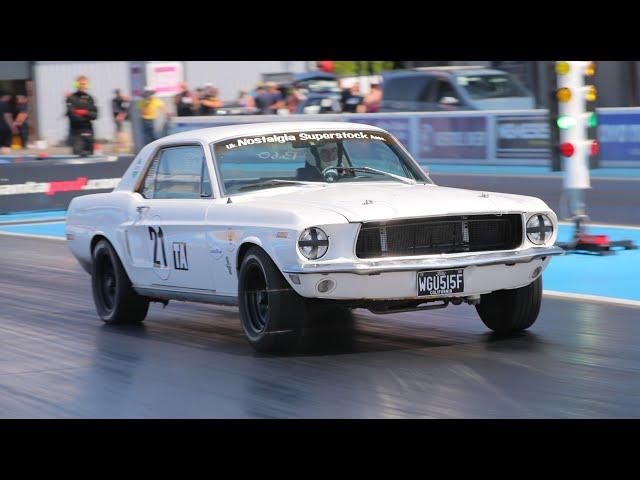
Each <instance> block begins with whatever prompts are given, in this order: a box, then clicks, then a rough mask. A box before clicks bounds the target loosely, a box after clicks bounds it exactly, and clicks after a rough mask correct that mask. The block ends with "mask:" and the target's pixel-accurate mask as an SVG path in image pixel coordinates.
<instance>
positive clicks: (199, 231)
mask: <svg viewBox="0 0 640 480" xmlns="http://www.w3.org/2000/svg"><path fill="white" fill-rule="evenodd" d="M137 193H138V195H137V196H136V202H135V203H136V204H135V206H134V207H135V214H134V215H135V219H134V221H133V222H132V224H131V226H130V227H129V229H128V232H127V237H128V241H129V243H130V248H129V251H130V252H131V256H132V265H133V268H134V269H135V271H136V273H135V277H136V282H137V283H139V284H141V285H146V286H155V287H166V288H168V289H172V288H175V289H185V288H186V289H190V290H198V291H207V292H209V291H211V290H212V289H213V285H212V278H211V275H210V274H209V269H208V254H207V243H206V237H205V234H206V231H205V226H204V220H205V216H206V211H207V208H208V207H209V205H210V202H211V197H212V191H211V182H210V175H209V169H208V166H207V163H206V160H205V154H204V149H203V147H202V145H199V144H190V145H170V146H165V147H163V148H161V149H159V150H158V152H157V153H156V154H155V157H154V159H153V160H152V163H151V165H150V167H149V168H148V169H147V172H146V176H145V178H144V180H143V181H142V182H141V184H140V188H139V191H138V192H137Z"/></svg>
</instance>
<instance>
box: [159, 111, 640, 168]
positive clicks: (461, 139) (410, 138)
mask: <svg viewBox="0 0 640 480" xmlns="http://www.w3.org/2000/svg"><path fill="white" fill-rule="evenodd" d="M597 113H598V118H599V126H598V141H599V142H600V147H601V150H600V152H601V153H600V164H601V166H603V167H615V166H627V167H629V166H638V167H640V108H602V109H599V110H598V111H597ZM547 115H548V113H547V111H546V110H514V111H511V110H500V111H498V110H495V111H465V112H420V113H369V114H364V115H363V114H335V115H333V114H327V115H238V116H211V117H188V118H185V117H177V118H174V119H172V121H171V123H170V126H169V133H176V132H180V131H185V130H191V129H195V128H206V127H212V126H219V125H230V124H236V123H253V122H271V121H280V122H281V121H347V122H358V123H365V124H369V125H375V126H378V127H381V128H383V129H385V130H387V131H389V132H391V133H392V134H393V135H394V136H396V137H397V138H398V140H400V141H401V142H402V143H403V144H404V145H405V146H406V147H407V149H408V150H409V151H410V152H411V154H412V155H413V156H414V157H415V158H416V159H417V160H418V161H419V162H420V163H425V164H437V163H460V164H465V163H473V164H486V165H540V166H543V165H544V166H546V165H549V161H550V145H549V123H548V117H547Z"/></svg>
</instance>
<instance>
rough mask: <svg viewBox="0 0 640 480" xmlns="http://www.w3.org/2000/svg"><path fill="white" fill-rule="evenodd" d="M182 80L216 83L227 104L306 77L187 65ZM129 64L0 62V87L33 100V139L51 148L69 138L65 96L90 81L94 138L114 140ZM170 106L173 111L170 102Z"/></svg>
mask: <svg viewBox="0 0 640 480" xmlns="http://www.w3.org/2000/svg"><path fill="white" fill-rule="evenodd" d="M181 63H182V66H183V73H184V80H185V81H186V82H187V83H188V84H189V86H190V87H191V88H195V87H198V86H202V85H204V84H205V83H212V84H213V85H215V86H216V87H218V88H219V89H220V97H221V98H222V99H223V100H231V99H234V98H235V97H236V96H237V94H238V91H239V90H240V89H241V88H243V89H247V90H249V89H251V88H253V87H254V86H255V84H256V82H258V81H260V80H261V79H262V74H265V73H281V72H303V71H306V69H307V64H308V62H303V61H289V62H284V61H264V60H259V61H206V62H202V61H185V62H181ZM129 65H130V62H126V61H125V62H106V61H97V62H73V61H42V62H0V87H2V88H4V89H5V90H6V89H8V90H9V91H11V93H26V94H27V95H29V94H30V93H31V94H30V95H29V96H30V100H31V104H32V108H33V115H32V116H33V122H32V123H33V127H32V140H34V139H36V138H38V139H41V140H47V141H48V142H49V143H50V144H58V143H60V142H64V140H65V139H66V137H67V134H68V125H69V124H68V120H67V118H66V116H65V102H64V94H65V93H66V92H72V91H73V90H74V87H73V82H74V80H75V79H76V77H78V76H79V75H86V76H87V77H89V82H90V83H89V86H90V89H89V93H91V95H93V96H94V98H95V101H96V104H97V106H98V110H99V116H98V119H97V120H96V121H95V122H94V129H95V136H96V139H105V140H111V139H112V138H113V136H114V131H115V127H114V123H113V115H112V112H111V99H112V98H113V91H114V90H115V89H116V88H119V89H120V90H122V92H123V93H126V94H130V93H131V87H132V86H131V81H130V72H129ZM165 100H169V101H168V102H167V104H168V105H169V106H170V108H171V107H173V104H172V102H171V101H170V100H171V99H170V98H167V99H165Z"/></svg>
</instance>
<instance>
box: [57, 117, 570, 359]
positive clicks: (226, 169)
mask: <svg viewBox="0 0 640 480" xmlns="http://www.w3.org/2000/svg"><path fill="white" fill-rule="evenodd" d="M556 236H557V217H556V215H555V214H554V213H553V212H552V211H551V209H550V208H549V207H548V206H547V205H546V204H545V203H544V202H543V201H541V200H539V199H537V198H533V197H525V196H519V195H508V194H501V193H486V192H478V191H470V190H461V189H455V188H446V187H440V186H437V185H435V184H434V183H433V182H432V181H431V180H430V179H429V177H428V176H427V174H425V172H424V171H423V170H422V169H421V168H420V167H419V165H418V164H417V163H416V162H415V160H414V159H412V158H411V156H410V155H409V153H408V152H407V151H406V150H405V148H404V147H403V146H402V145H400V144H399V143H398V141H397V140H396V139H395V138H394V137H393V136H391V135H390V134H389V133H387V132H385V131H384V130H381V129H379V128H375V127H372V126H368V125H361V124H355V123H337V122H321V123H316V122H295V123H294V122H286V123H285V122H278V123H261V124H251V125H233V126H224V127H215V128H207V129H203V130H193V131H188V132H183V133H179V134H176V135H171V136H168V137H164V138H162V139H160V140H157V141H155V142H153V143H151V144H149V145H147V146H146V147H145V148H144V149H142V151H141V152H140V153H139V154H138V155H137V157H136V158H135V159H134V161H133V162H132V164H131V166H130V167H129V169H128V170H127V172H126V173H125V175H124V176H123V178H122V180H121V182H120V183H119V185H118V186H117V187H116V188H115V190H114V191H113V192H111V193H103V194H94V195H86V196H82V197H77V198H75V199H74V200H73V201H72V202H71V205H70V207H69V212H68V219H67V225H66V237H67V240H68V244H69V247H70V248H71V251H72V252H73V254H74V255H75V257H76V258H77V259H78V260H79V262H80V263H81V265H82V266H83V267H84V268H85V269H86V270H87V272H89V273H91V276H92V286H93V296H94V300H95V304H96V308H97V311H98V314H99V316H100V317H101V318H102V320H104V321H105V322H108V323H138V322H141V321H143V320H144V318H145V316H146V314H147V310H148V307H149V302H152V301H157V302H163V303H166V302H167V301H168V300H171V299H176V300H190V301H199V302H209V303H217V304H227V305H238V306H239V309H240V320H241V324H242V327H243V330H244V332H245V334H246V337H247V339H248V340H249V343H250V344H251V345H252V346H253V347H255V348H256V349H258V350H260V351H282V350H287V349H290V348H292V347H294V346H295V345H297V344H298V342H299V341H300V340H301V339H302V338H306V337H308V336H309V335H312V333H311V332H313V331H314V328H315V327H314V326H315V325H318V324H321V323H322V322H329V321H330V320H331V319H333V320H335V319H339V318H343V317H346V315H347V313H348V312H349V309H352V308H367V309H369V310H371V311H372V312H375V313H390V312H398V311H407V310H422V309H429V308H440V307H445V306H447V305H448V304H449V303H452V304H454V305H457V304H460V303H462V302H467V303H470V304H473V305H475V306H476V309H477V311H478V313H479V315H480V318H481V319H482V321H483V322H484V323H485V324H486V325H487V326H488V327H489V328H490V329H492V330H494V331H496V332H500V333H505V332H514V331H519V330H524V329H526V328H528V327H530V326H531V325H532V324H533V322H534V321H535V320H536V317H537V316H538V312H539V309H540V301H541V297H542V279H541V274H542V271H543V270H544V269H545V267H546V266H547V265H548V263H549V261H550V259H551V257H552V256H553V255H560V254H562V253H563V251H562V249H560V248H558V247H555V246H554V242H555V240H556Z"/></svg>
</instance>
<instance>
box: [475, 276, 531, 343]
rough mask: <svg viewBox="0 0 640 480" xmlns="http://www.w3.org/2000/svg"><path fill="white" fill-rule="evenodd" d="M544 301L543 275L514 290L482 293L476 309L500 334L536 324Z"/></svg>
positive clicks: (488, 324) (488, 325) (492, 328)
mask: <svg viewBox="0 0 640 480" xmlns="http://www.w3.org/2000/svg"><path fill="white" fill-rule="evenodd" d="M541 302H542V277H541V276H540V277H538V278H537V279H536V280H535V281H534V282H532V283H530V284H529V285H527V286H525V287H521V288H516V289H514V290H499V291H497V292H493V293H489V294H487V295H482V296H481V297H480V304H479V305H476V310H477V311H478V314H479V315H480V318H481V319H482V321H483V322H484V324H485V325H486V326H487V327H489V328H490V329H491V330H493V331H494V332H496V333H498V334H508V333H514V332H520V331H522V330H526V329H527V328H529V327H530V326H531V325H533V324H534V322H535V321H536V319H537V318H538V313H540V304H541Z"/></svg>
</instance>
